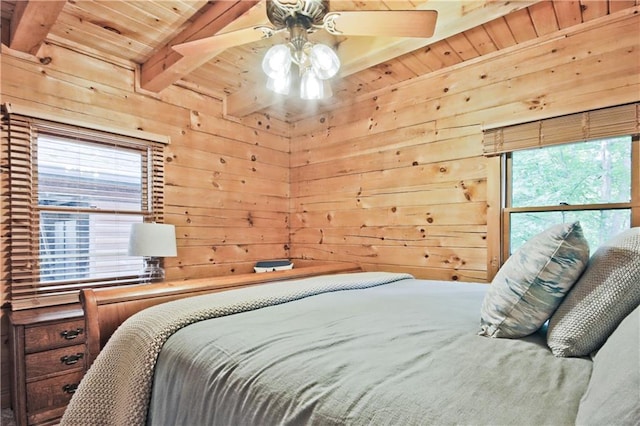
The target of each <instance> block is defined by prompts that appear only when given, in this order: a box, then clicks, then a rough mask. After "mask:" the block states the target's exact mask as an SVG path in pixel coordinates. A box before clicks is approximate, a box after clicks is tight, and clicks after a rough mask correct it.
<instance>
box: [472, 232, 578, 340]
mask: <svg viewBox="0 0 640 426" xmlns="http://www.w3.org/2000/svg"><path fill="white" fill-rule="evenodd" d="M588 261H589V244H588V243H587V240H586V239H585V238H584V236H583V234H582V228H581V226H580V223H579V222H575V223H563V224H560V225H555V226H552V227H551V228H549V229H547V230H546V231H544V232H542V233H540V234H538V235H536V236H535V237H533V238H531V239H530V240H529V241H527V242H526V243H525V244H524V245H523V246H522V247H520V248H519V249H518V250H516V252H515V253H513V254H512V255H511V257H509V259H508V260H507V261H506V262H505V264H504V265H502V268H500V270H499V271H498V273H497V274H496V276H495V278H494V279H493V282H492V283H491V287H489V290H488V291H487V294H486V295H485V298H484V301H483V303H482V310H481V312H480V328H481V330H480V332H479V333H478V334H480V335H481V336H488V337H509V338H516V337H524V336H528V335H529V334H531V333H533V332H535V331H536V330H538V329H539V328H540V327H541V326H542V325H543V324H544V323H545V322H546V321H547V320H548V319H549V317H550V316H551V314H552V313H553V311H554V310H555V309H556V308H557V307H558V305H559V304H560V302H561V300H562V298H563V297H564V295H565V294H566V293H567V291H569V288H571V286H572V285H573V284H574V283H575V282H576V280H577V279H578V277H579V276H580V274H581V273H582V271H583V270H584V268H585V266H586V265H587V262H588Z"/></svg>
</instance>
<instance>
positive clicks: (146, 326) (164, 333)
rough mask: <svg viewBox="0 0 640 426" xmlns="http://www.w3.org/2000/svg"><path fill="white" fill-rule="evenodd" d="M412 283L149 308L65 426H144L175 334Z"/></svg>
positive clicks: (277, 287) (245, 295)
mask: <svg viewBox="0 0 640 426" xmlns="http://www.w3.org/2000/svg"><path fill="white" fill-rule="evenodd" d="M408 278H411V276H410V275H408V274H398V273H389V272H361V273H354V274H341V275H324V276H318V277H311V278H305V279H299V280H289V281H282V282H276V283H272V284H269V285H262V286H256V287H251V288H243V289H238V290H231V291H226V292H222V293H218V294H207V295H203V296H198V297H190V298H185V299H181V300H176V301H173V302H169V303H164V304H161V305H156V306H153V307H151V308H148V309H145V310H143V311H141V312H138V313H137V314H135V315H133V316H131V317H130V318H128V319H127V320H126V321H125V322H123V323H122V324H121V325H120V327H118V329H117V330H116V331H115V332H114V333H113V335H112V336H111V338H110V339H109V341H108V342H107V344H106V346H105V347H104V348H103V349H102V351H101V352H100V354H99V355H98V357H97V358H96V360H95V361H94V362H93V364H92V365H91V368H90V369H89V371H87V373H86V374H85V376H84V377H83V378H82V381H81V382H80V384H79V386H78V389H77V390H76V392H75V393H74V394H73V397H72V398H71V401H70V403H69V405H68V406H67V408H66V410H65V412H64V415H63V416H62V419H61V423H60V424H61V425H62V426H70V425H75V426H90V425H100V426H104V425H115V426H134V425H144V424H145V423H146V420H147V412H148V407H149V397H150V392H151V385H152V382H153V373H154V369H155V365H156V360H157V357H158V354H159V353H160V350H161V349H162V346H163V345H164V343H165V342H166V340H167V339H168V338H169V337H170V336H171V335H172V334H173V333H175V332H176V331H177V330H179V329H181V328H182V327H186V326H187V325H189V324H193V323H195V322H198V321H203V320H206V319H209V318H216V317H222V316H225V315H234V314H238V313H241V312H247V311H251V310H254V309H260V308H263V307H267V306H273V305H278V304H281V303H287V302H290V301H293V300H298V299H302V298H305V297H311V296H313V295H317V294H320V293H324V292H331V291H339V290H348V289H356V288H367V287H372V286H377V285H383V284H385V283H390V282H393V281H397V280H403V279H408Z"/></svg>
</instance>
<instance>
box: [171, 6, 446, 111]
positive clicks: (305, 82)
mask: <svg viewBox="0 0 640 426" xmlns="http://www.w3.org/2000/svg"><path fill="white" fill-rule="evenodd" d="M266 10H267V18H268V19H269V22H270V23H271V24H272V26H254V27H248V28H243V29H240V30H236V31H229V32H226V33H221V34H215V35H213V36H211V37H206V38H203V39H200V40H194V41H189V42H186V43H181V44H177V45H174V46H172V48H173V49H174V50H176V51H177V52H178V53H180V54H181V55H183V56H200V55H206V54H211V53H214V52H222V51H224V50H226V49H228V48H231V47H234V46H239V45H243V44H247V43H252V42H255V41H258V40H262V39H265V38H270V37H273V36H274V35H275V34H277V33H280V32H283V31H288V32H289V42H288V43H286V44H279V45H276V46H273V47H271V48H270V49H269V51H267V54H266V55H265V57H264V60H263V62H262V68H263V70H264V71H265V73H266V74H267V76H268V77H269V79H268V82H267V87H268V88H269V89H271V90H273V91H275V92H277V93H282V94H288V92H289V88H290V87H291V81H292V80H293V79H295V78H298V79H299V80H300V96H301V97H302V98H305V99H321V98H323V97H328V96H330V87H329V86H328V84H327V82H326V80H328V79H329V78H331V77H333V76H334V75H335V74H336V73H337V72H338V69H339V67H340V61H339V59H338V57H337V55H336V54H335V52H334V51H333V50H332V49H331V48H329V47H327V46H325V45H322V44H313V43H311V42H309V41H308V39H307V35H308V34H310V33H313V32H315V31H317V30H320V29H324V30H326V31H327V32H329V33H330V34H334V35H349V36H386V37H423V38H428V37H431V36H432V35H433V33H434V30H435V24H436V18H437V15H438V13H437V12H436V11H434V10H357V11H331V12H330V11H329V1H328V0H267V2H266ZM292 63H294V64H296V65H297V66H298V69H299V73H298V74H297V76H296V75H294V74H293V73H291V72H290V68H291V64H292Z"/></svg>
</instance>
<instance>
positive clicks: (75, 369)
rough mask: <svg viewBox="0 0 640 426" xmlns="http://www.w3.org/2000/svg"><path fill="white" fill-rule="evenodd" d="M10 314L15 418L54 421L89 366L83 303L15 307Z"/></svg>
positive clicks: (32, 422) (24, 422) (30, 421)
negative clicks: (44, 306)
mask: <svg viewBox="0 0 640 426" xmlns="http://www.w3.org/2000/svg"><path fill="white" fill-rule="evenodd" d="M9 320H10V322H11V355H12V364H13V375H12V403H13V410H14V413H15V416H16V420H17V423H18V425H19V426H22V425H36V424H37V425H43V424H55V423H56V421H57V420H58V419H59V418H60V417H61V416H62V414H63V413H64V410H65V408H66V406H67V404H68V403H69V400H70V399H71V396H72V395H73V392H75V389H76V387H77V386H78V383H80V379H82V376H83V375H84V373H85V370H86V345H85V340H86V332H85V322H84V316H83V311H82V308H81V307H80V306H79V305H67V306H64V307H49V308H39V309H28V310H24V311H15V312H11V313H10V314H9Z"/></svg>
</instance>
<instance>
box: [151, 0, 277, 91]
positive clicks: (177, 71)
mask: <svg viewBox="0 0 640 426" xmlns="http://www.w3.org/2000/svg"><path fill="white" fill-rule="evenodd" d="M266 19H267V18H266V12H265V10H264V4H262V3H260V2H259V1H247V0H242V1H216V2H213V4H211V6H210V7H209V8H208V9H207V10H206V11H205V12H204V13H203V14H202V15H200V16H199V17H198V18H197V19H196V20H195V21H194V22H193V24H191V25H190V26H189V27H187V28H185V29H184V30H183V31H182V32H180V34H178V35H177V36H176V37H175V38H174V39H173V40H171V41H170V42H169V43H168V44H167V45H165V46H164V47H162V48H161V49H159V50H158V51H156V52H155V53H154V54H153V56H151V57H150V58H149V59H148V60H147V61H146V62H145V63H144V64H142V66H141V67H140V87H142V88H143V89H145V90H149V91H152V92H159V91H161V90H162V89H164V88H166V87H168V86H170V85H171V84H173V83H175V82H176V81H178V80H180V79H181V78H182V77H184V76H186V75H187V74H189V73H190V72H191V71H193V70H194V69H196V68H198V67H199V66H201V65H202V64H204V63H206V62H208V61H210V60H211V59H212V58H214V57H215V56H216V55H218V54H219V53H220V52H212V53H210V54H207V55H202V56H192V57H188V58H186V57H183V56H182V55H180V54H179V53H178V52H176V51H175V50H173V49H172V48H171V46H173V45H175V44H180V43H184V42H187V41H193V40H199V39H201V38H205V37H209V36H212V35H214V34H217V33H219V32H221V31H225V32H226V31H233V30H236V29H240V28H245V27H249V26H254V25H261V24H264V23H265V21H266Z"/></svg>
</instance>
